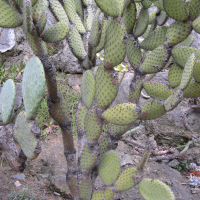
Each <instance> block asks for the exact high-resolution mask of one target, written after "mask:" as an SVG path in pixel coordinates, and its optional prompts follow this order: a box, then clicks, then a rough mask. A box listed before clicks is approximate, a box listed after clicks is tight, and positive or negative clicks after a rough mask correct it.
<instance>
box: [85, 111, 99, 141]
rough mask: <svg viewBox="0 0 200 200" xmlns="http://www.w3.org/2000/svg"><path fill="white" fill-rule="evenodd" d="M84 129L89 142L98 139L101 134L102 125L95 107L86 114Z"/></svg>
mask: <svg viewBox="0 0 200 200" xmlns="http://www.w3.org/2000/svg"><path fill="white" fill-rule="evenodd" d="M84 129H85V134H86V136H87V140H88V142H91V141H95V140H97V139H98V138H99V136H100V134H101V131H102V126H101V123H100V122H99V121H98V117H97V116H96V113H95V111H94V109H93V108H91V109H89V110H88V112H87V114H86V115H85V120H84Z"/></svg>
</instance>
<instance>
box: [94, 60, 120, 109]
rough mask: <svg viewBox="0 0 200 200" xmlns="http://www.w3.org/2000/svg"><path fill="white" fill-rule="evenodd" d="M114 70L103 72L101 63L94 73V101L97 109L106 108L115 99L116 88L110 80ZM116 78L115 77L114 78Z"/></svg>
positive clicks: (112, 79) (112, 80)
mask: <svg viewBox="0 0 200 200" xmlns="http://www.w3.org/2000/svg"><path fill="white" fill-rule="evenodd" d="M113 71H114V70H105V68H104V64H103V62H102V63H101V64H100V66H99V67H98V71H97V73H96V99H97V106H98V107H99V108H106V107H107V106H109V105H110V104H111V103H112V101H113V100H114V99H115V97H116V95H117V91H118V86H117V84H116V83H115V81H114V78H115V77H114V78H112V72H113ZM116 78H117V77H116Z"/></svg>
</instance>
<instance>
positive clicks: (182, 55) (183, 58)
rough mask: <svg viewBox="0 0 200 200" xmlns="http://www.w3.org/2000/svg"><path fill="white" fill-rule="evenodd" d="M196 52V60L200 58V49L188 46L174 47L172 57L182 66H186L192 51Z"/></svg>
mask: <svg viewBox="0 0 200 200" xmlns="http://www.w3.org/2000/svg"><path fill="white" fill-rule="evenodd" d="M193 52H195V53H196V54H197V57H196V60H199V59H200V51H199V50H198V49H195V48H193V47H186V46H177V47H175V48H173V49H172V57H173V58H174V60H175V61H176V62H177V63H178V64H179V65H180V66H182V67H185V64H186V62H187V60H188V58H189V56H190V55H191V53H193Z"/></svg>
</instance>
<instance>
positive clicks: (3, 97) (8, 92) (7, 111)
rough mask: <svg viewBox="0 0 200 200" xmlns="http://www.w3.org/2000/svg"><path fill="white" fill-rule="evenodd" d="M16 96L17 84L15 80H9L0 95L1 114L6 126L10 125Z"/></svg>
mask: <svg viewBox="0 0 200 200" xmlns="http://www.w3.org/2000/svg"><path fill="white" fill-rule="evenodd" d="M15 96H16V91H15V83H14V82H13V80H11V79H8V80H7V81H6V82H5V84H4V86H3V88H2V91H1V94H0V113H1V118H2V120H3V123H4V124H8V123H9V122H10V118H11V115H12V111H13V107H14V104H15Z"/></svg>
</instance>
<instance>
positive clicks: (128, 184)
mask: <svg viewBox="0 0 200 200" xmlns="http://www.w3.org/2000/svg"><path fill="white" fill-rule="evenodd" d="M133 176H135V177H137V176H138V177H139V176H140V173H139V172H138V171H137V168H136V167H132V168H128V169H125V170H124V171H123V172H122V173H121V174H120V175H119V178H118V179H117V181H116V182H115V189H116V190H117V191H119V192H121V191H125V190H128V189H130V188H132V187H134V185H136V184H137V183H138V182H137V181H134V179H133Z"/></svg>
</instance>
